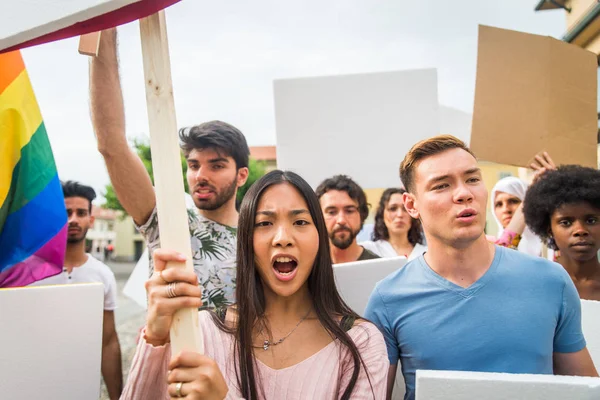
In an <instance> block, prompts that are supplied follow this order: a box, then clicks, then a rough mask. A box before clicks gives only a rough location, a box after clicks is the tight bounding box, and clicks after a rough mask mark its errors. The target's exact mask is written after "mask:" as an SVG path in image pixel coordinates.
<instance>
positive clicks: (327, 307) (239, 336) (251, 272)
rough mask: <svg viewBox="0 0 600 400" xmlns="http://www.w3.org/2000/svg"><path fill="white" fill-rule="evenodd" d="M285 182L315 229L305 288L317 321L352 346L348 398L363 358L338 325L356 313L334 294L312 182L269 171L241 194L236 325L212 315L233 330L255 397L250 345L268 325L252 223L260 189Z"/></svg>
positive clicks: (241, 368) (241, 372)
mask: <svg viewBox="0 0 600 400" xmlns="http://www.w3.org/2000/svg"><path fill="white" fill-rule="evenodd" d="M284 182H287V183H289V184H291V185H292V186H294V187H295V188H296V189H297V190H298V192H300V194H301V195H302V197H303V198H304V200H305V201H306V203H307V205H308V210H309V211H310V215H311V217H312V219H313V221H314V223H315V226H316V228H317V232H318V234H319V250H318V252H317V256H316V258H315V262H314V265H313V268H312V271H311V273H310V275H309V277H308V290H309V292H310V294H311V297H312V301H313V307H314V310H315V313H316V315H317V317H318V319H319V322H320V323H321V325H322V326H323V327H324V328H325V329H326V330H327V332H328V333H329V334H330V335H331V336H332V337H333V338H334V340H339V342H340V343H341V344H342V345H343V346H344V347H346V348H347V349H348V350H349V351H350V354H351V356H352V360H353V362H354V369H353V371H352V377H351V379H350V382H349V384H348V386H347V387H346V388H345V389H344V393H343V394H342V397H341V398H342V399H344V400H346V399H349V398H350V395H351V394H352V390H353V389H354V385H355V384H356V381H357V379H358V374H359V372H360V365H361V364H362V365H363V367H364V362H363V360H362V358H361V356H360V353H359V351H358V348H357V347H356V345H355V343H354V342H353V341H352V339H351V338H350V336H348V334H347V333H346V331H345V330H344V329H342V327H340V324H339V322H338V318H339V317H353V318H360V317H359V316H358V315H357V314H356V313H355V312H354V311H352V309H350V307H348V305H347V304H346V303H344V301H343V300H342V298H341V297H340V295H339V293H338V290H337V288H336V286H335V281H334V275H333V267H332V262H331V255H330V253H329V238H328V236H327V228H326V226H325V220H324V218H323V214H322V211H321V207H320V205H319V201H318V199H317V196H316V195H315V193H314V192H313V190H312V188H311V187H310V185H309V184H308V183H307V182H306V181H305V180H304V179H302V178H301V177H300V176H299V175H297V174H295V173H293V172H289V171H285V172H284V171H280V170H275V171H271V172H269V173H268V174H266V175H265V176H263V177H262V178H260V179H259V180H258V181H256V182H255V183H254V184H253V185H252V186H251V187H250V189H249V190H248V192H247V193H246V196H244V200H243V201H242V204H241V207H240V217H239V222H238V237H237V277H236V278H237V279H236V285H237V286H236V289H235V294H236V299H237V301H236V304H235V310H236V314H237V321H236V324H235V326H234V327H232V328H231V327H230V328H227V327H225V326H224V324H223V323H221V322H220V321H221V320H220V319H219V318H218V317H216V315H213V319H214V320H215V322H217V324H218V326H219V327H220V328H221V329H222V330H225V331H227V332H229V333H232V334H233V335H234V349H235V364H236V368H235V369H236V374H237V380H238V385H239V388H240V390H241V392H242V397H244V398H245V399H249V400H255V399H258V398H259V392H258V388H257V379H256V377H257V374H256V370H257V364H256V359H255V357H254V348H253V346H252V332H253V331H254V330H255V329H256V328H257V325H259V326H260V327H261V328H263V331H267V332H268V327H267V326H266V320H265V316H264V314H265V296H264V288H263V284H262V281H261V279H260V277H259V275H258V272H257V269H256V267H255V263H254V246H253V236H254V222H255V215H256V208H257V206H258V202H259V201H260V198H261V196H262V194H263V193H264V192H265V190H267V189H268V188H269V187H271V186H273V185H277V184H281V183H284ZM365 370H366V367H365ZM367 376H368V375H367Z"/></svg>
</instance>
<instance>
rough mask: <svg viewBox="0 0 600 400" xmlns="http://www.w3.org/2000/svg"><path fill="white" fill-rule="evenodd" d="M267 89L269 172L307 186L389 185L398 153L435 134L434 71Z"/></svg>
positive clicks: (394, 179)
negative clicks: (273, 146) (271, 121)
mask: <svg viewBox="0 0 600 400" xmlns="http://www.w3.org/2000/svg"><path fill="white" fill-rule="evenodd" d="M274 92H275V123H276V136H277V167H278V168H280V169H289V170H292V171H294V172H296V173H298V174H300V175H301V176H302V177H303V178H304V179H306V180H307V181H308V183H309V184H310V185H311V186H312V187H316V186H317V185H318V184H319V183H320V182H321V181H322V180H323V179H326V178H329V177H331V176H333V175H336V174H346V175H349V176H350V177H351V178H352V179H354V180H355V181H356V182H358V184H360V185H361V186H362V187H363V188H385V187H396V186H398V185H399V183H400V179H399V177H398V168H399V165H400V161H401V160H402V159H403V158H404V155H405V153H406V152H407V151H408V150H409V149H410V148H411V147H412V145H414V144H415V143H416V142H418V141H419V140H422V139H426V138H429V137H431V136H435V135H437V134H438V133H439V128H440V124H439V115H438V109H439V106H438V99H437V74H436V70H435V69H425V70H412V71H395V72H380V73H369V74H357V75H339V76H328V77H317V78H299V79H284V80H276V81H275V82H274Z"/></svg>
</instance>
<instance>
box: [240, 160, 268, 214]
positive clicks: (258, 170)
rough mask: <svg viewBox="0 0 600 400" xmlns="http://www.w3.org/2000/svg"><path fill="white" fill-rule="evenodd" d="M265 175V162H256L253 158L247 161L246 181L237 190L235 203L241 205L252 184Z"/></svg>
mask: <svg viewBox="0 0 600 400" xmlns="http://www.w3.org/2000/svg"><path fill="white" fill-rule="evenodd" d="M266 173H267V163H266V162H264V161H258V160H255V159H253V158H251V159H250V160H249V162H248V180H247V181H246V183H245V184H244V186H242V187H241V188H239V189H238V192H237V203H238V204H241V203H242V199H243V198H244V196H245V195H246V192H247V191H248V189H250V186H252V184H253V183H254V182H256V181H257V180H259V179H260V177H261V176H263V175H264V174H266Z"/></svg>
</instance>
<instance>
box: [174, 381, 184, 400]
mask: <svg viewBox="0 0 600 400" xmlns="http://www.w3.org/2000/svg"><path fill="white" fill-rule="evenodd" d="M182 386H183V382H177V384H176V385H175V397H183V394H182V393H181V387H182Z"/></svg>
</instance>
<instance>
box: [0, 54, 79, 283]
mask: <svg viewBox="0 0 600 400" xmlns="http://www.w3.org/2000/svg"><path fill="white" fill-rule="evenodd" d="M66 241H67V213H66V211H65V203H64V198H63V194H62V188H61V185H60V180H59V179H58V174H57V172H56V165H55V164H54V157H53V156H52V149H51V148H50V142H49V140H48V136H47V134H46V128H45V127H44V122H43V121H42V114H41V113H40V109H39V107H38V104H37V101H36V99H35V95H34V93H33V88H32V86H31V82H30V81H29V75H28V74H27V70H26V69H25V64H24V63H23V58H22V57H21V53H20V52H19V51H13V52H10V53H4V54H0V287H15V286H25V285H28V284H30V283H33V282H35V281H38V280H40V279H44V278H47V277H49V276H52V275H56V274H58V273H60V272H61V271H62V267H63V261H64V257H65V248H66Z"/></svg>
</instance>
